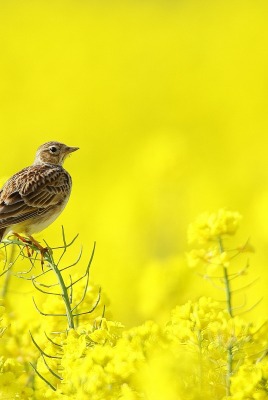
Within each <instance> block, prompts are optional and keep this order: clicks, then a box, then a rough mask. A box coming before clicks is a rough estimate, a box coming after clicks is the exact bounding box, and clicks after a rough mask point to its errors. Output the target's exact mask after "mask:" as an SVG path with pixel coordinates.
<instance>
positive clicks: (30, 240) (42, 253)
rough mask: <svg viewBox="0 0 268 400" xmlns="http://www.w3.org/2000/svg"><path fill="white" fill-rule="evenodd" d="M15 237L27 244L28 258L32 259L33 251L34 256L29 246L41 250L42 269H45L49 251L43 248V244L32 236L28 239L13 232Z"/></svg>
mask: <svg viewBox="0 0 268 400" xmlns="http://www.w3.org/2000/svg"><path fill="white" fill-rule="evenodd" d="M13 235H14V236H16V237H17V238H18V239H19V240H20V241H21V242H23V243H25V244H26V245H25V247H26V250H27V255H28V257H32V255H33V251H34V250H32V254H31V253H30V250H29V246H27V244H29V245H34V246H35V247H36V248H37V250H39V252H40V255H41V266H42V269H43V265H44V254H45V253H46V252H47V251H48V248H47V247H43V246H41V244H40V243H39V242H38V241H37V240H35V239H34V238H33V237H32V236H30V235H29V236H28V237H27V238H26V237H24V236H21V235H19V234H18V233H16V232H13Z"/></svg>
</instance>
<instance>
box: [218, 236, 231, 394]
mask: <svg viewBox="0 0 268 400" xmlns="http://www.w3.org/2000/svg"><path fill="white" fill-rule="evenodd" d="M218 240H219V248H220V253H223V252H224V247H223V243H222V239H221V237H219V239H218ZM223 279H224V286H225V295H226V303H227V311H228V313H229V315H230V317H231V318H233V308H232V291H231V285H230V279H229V275H228V269H227V268H226V267H223ZM226 361H227V373H226V396H230V394H231V376H232V373H233V347H232V345H229V346H228V347H227V360H226Z"/></svg>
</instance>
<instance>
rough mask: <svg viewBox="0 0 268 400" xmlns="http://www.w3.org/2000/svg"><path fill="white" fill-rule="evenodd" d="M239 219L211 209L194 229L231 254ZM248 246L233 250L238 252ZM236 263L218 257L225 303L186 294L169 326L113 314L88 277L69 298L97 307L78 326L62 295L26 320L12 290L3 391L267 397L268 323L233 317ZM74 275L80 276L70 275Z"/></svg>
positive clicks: (217, 399)
mask: <svg viewBox="0 0 268 400" xmlns="http://www.w3.org/2000/svg"><path fill="white" fill-rule="evenodd" d="M240 219H241V217H240V215H239V214H238V213H233V212H230V211H227V210H220V211H219V212H218V213H215V214H212V215H211V214H207V217H206V219H205V218H204V216H202V217H201V218H199V219H198V220H197V222H196V223H194V224H192V225H191V228H190V232H191V235H190V236H191V237H192V238H193V237H194V238H195V239H196V241H197V242H199V243H201V244H202V245H203V248H200V250H204V251H207V247H206V246H211V243H212V245H213V246H215V247H214V249H215V253H214V256H215V257H216V255H217V252H218V255H220V254H222V253H221V252H223V251H225V250H223V248H224V246H225V239H226V238H227V237H228V236H233V235H234V234H235V233H236V230H237V228H238V222H239V220H240ZM197 232H199V235H200V236H198V233H197ZM199 239H200V240H199ZM216 244H218V247H216ZM246 247H247V246H242V247H241V246H240V247H236V250H235V254H236V257H238V256H239V255H241V254H242V253H243V252H244V251H245V248H246ZM248 247H249V250H250V246H248ZM232 251H233V250H232ZM226 252H227V253H228V252H229V250H226ZM236 257H235V259H236ZM233 260H234V258H232V257H230V260H229V262H230V264H232V262H233ZM202 261H203V262H204V263H209V262H210V260H209V259H203V260H202ZM220 268H222V278H220ZM230 268H231V266H230V265H228V266H227V265H226V264H225V263H224V262H222V261H221V262H219V263H218V272H217V274H218V278H217V279H219V280H222V284H223V287H224V288H225V289H226V290H225V292H226V296H227V297H226V299H225V301H224V302H220V301H216V300H215V299H213V298H212V297H205V296H202V297H200V298H198V299H196V300H188V301H187V302H186V303H185V304H183V305H177V306H176V307H175V308H174V309H173V310H172V311H171V313H170V318H169V320H168V321H166V323H165V324H160V323H156V322H154V321H149V320H148V321H145V322H144V323H143V324H141V325H138V326H136V327H132V328H126V327H124V326H123V324H121V323H120V322H117V321H114V320H113V318H112V315H111V311H110V307H109V301H108V298H107V296H106V295H105V294H104V293H102V294H101V296H99V294H100V291H99V287H98V286H97V285H94V284H93V283H92V282H91V283H90V284H88V285H87V286H86V291H85V287H84V282H83V280H81V281H78V284H77V286H76V288H75V289H76V290H73V291H72V296H73V298H72V300H73V301H74V302H76V301H78V299H81V296H82V297H83V296H84V299H83V302H82V303H81V304H80V305H79V307H80V306H81V307H82V309H84V308H85V309H90V310H92V312H91V313H89V314H86V313H85V314H83V313H82V314H81V315H79V316H78V317H77V318H76V324H75V328H74V329H67V330H66V321H65V319H66V318H64V317H63V316H61V317H59V314H60V315H62V314H64V306H63V302H62V299H61V297H60V296H53V295H47V296H46V300H45V301H44V302H43V303H42V312H43V313H44V314H48V315H49V316H43V317H42V318H41V319H40V320H38V319H36V320H32V319H31V318H29V319H28V321H27V322H26V321H25V319H24V320H23V319H20V316H19V315H16V313H14V312H12V311H11V310H10V306H9V304H8V297H7V299H6V300H5V301H2V302H1V305H0V353H1V357H0V398H3V399H22V400H45V399H48V400H54V399H55V400H58V399H59V400H76V399H79V400H80V399H81V400H83V399H88V398H90V399H91V400H104V399H109V400H118V399H120V400H141V399H142V400H146V399H152V400H160V399H161V400H162V399H163V398H165V399H167V400H175V399H186V400H199V399H201V398H207V399H211V400H212V399H213V400H227V399H228V400H248V399H256V400H259V399H265V398H267V393H268V363H267V353H268V350H267V349H268V340H267V338H268V327H267V324H266V323H264V324H259V325H258V324H256V323H253V322H251V321H247V320H246V319H243V318H242V316H239V315H235V307H234V305H233V299H232V295H233V293H232V290H231V288H230V279H231V277H232V278H234V277H238V276H239V275H237V276H236V275H234V274H233V275H228V271H229V269H230ZM77 279H78V278H77V276H76V275H75V274H74V275H73V277H72V280H73V281H76V280H77ZM96 299H98V304H97V306H96V307H95V305H96ZM38 309H39V308H38ZM52 314H53V315H52ZM29 330H30V334H29ZM31 365H32V366H31Z"/></svg>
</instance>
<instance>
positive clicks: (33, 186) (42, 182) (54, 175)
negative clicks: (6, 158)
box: [0, 164, 71, 229]
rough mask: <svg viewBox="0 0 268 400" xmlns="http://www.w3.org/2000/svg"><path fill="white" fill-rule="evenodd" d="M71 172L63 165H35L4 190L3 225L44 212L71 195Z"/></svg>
mask: <svg viewBox="0 0 268 400" xmlns="http://www.w3.org/2000/svg"><path fill="white" fill-rule="evenodd" d="M70 187H71V177H70V175H69V174H68V173H67V172H66V171H65V170H64V169H63V168H62V167H60V166H52V165H46V164H45V165H32V166H30V167H27V168H24V169H23V170H22V171H20V172H18V173H17V174H15V175H13V176H12V177H11V178H10V179H9V180H8V181H7V182H6V184H5V185H4V186H3V188H2V190H1V191H0V229H1V228H4V227H7V226H10V225H14V224H17V223H19V222H22V221H25V220H27V219H29V218H32V217H35V216H38V215H42V214H44V213H45V212H47V211H48V210H50V208H53V207H54V206H55V205H58V204H61V203H62V202H63V201H64V200H65V199H66V197H68V196H69V193H70Z"/></svg>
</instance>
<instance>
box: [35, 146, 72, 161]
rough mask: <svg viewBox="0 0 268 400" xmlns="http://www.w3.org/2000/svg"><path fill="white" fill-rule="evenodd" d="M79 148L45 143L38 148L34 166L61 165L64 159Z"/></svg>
mask: <svg viewBox="0 0 268 400" xmlns="http://www.w3.org/2000/svg"><path fill="white" fill-rule="evenodd" d="M78 149H79V147H70V146H66V144H63V143H59V142H47V143H44V144H42V145H41V146H40V147H38V149H37V152H36V156H35V160H34V164H35V165H36V164H43V163H50V164H54V165H62V164H63V162H64V160H65V158H66V157H67V156H68V155H69V154H70V153H73V152H74V151H76V150H78Z"/></svg>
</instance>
